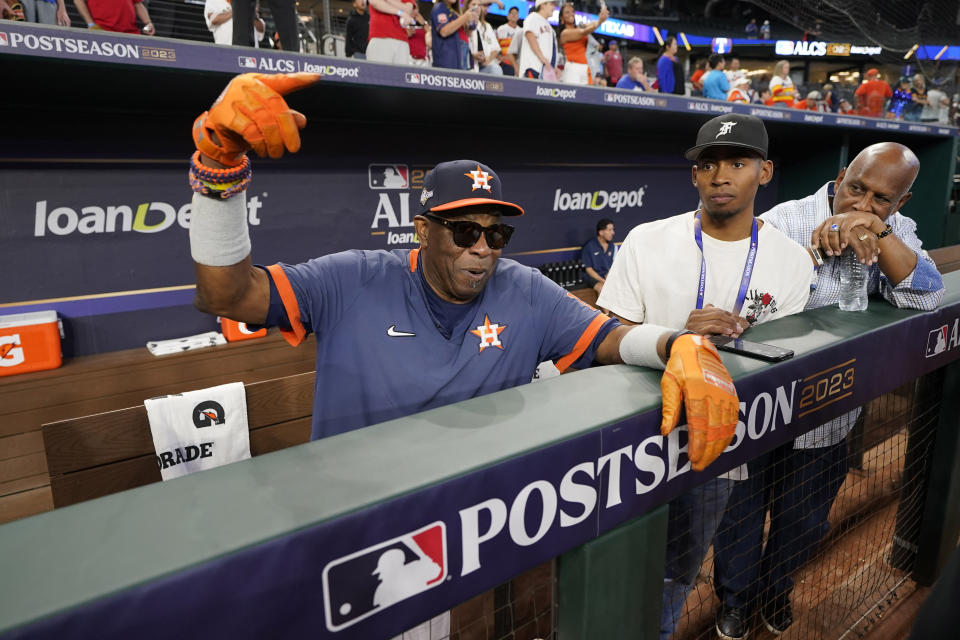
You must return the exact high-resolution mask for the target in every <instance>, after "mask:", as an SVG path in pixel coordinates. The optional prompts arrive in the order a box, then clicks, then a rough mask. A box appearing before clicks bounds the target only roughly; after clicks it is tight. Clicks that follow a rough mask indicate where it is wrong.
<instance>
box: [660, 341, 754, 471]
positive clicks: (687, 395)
mask: <svg viewBox="0 0 960 640" xmlns="http://www.w3.org/2000/svg"><path fill="white" fill-rule="evenodd" d="M660 391H661V393H662V394H663V422H662V423H661V424H660V433H661V434H663V435H665V436H666V435H668V434H669V433H670V432H671V431H673V428H674V427H676V426H677V421H678V420H679V419H680V402H681V401H683V403H684V406H685V407H686V409H687V429H688V430H689V438H690V442H689V445H688V447H687V455H688V456H689V458H690V464H691V465H692V466H693V469H694V471H703V470H704V469H705V468H706V467H707V465H709V464H710V463H711V462H713V461H714V460H716V459H717V456H719V455H720V454H721V453H723V450H724V449H726V448H727V445H729V444H730V441H731V440H733V435H734V433H735V432H736V430H737V416H738V414H739V411H740V400H739V399H738V398H737V390H736V389H735V388H734V386H733V380H732V379H731V378H730V372H729V371H727V368H726V367H724V366H723V362H721V360H720V354H719V353H717V348H716V347H715V346H713V343H712V342H710V341H709V340H707V339H706V338H704V337H703V336H698V335H692V334H686V335H681V336H680V337H678V338H677V339H676V340H674V342H673V346H672V347H671V348H670V360H669V361H668V362H667V368H666V371H664V372H663V377H662V378H661V379H660Z"/></svg>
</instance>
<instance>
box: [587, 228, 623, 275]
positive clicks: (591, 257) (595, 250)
mask: <svg viewBox="0 0 960 640" xmlns="http://www.w3.org/2000/svg"><path fill="white" fill-rule="evenodd" d="M616 253H617V249H616V245H614V244H613V243H612V242H608V243H607V250H606V251H604V250H603V247H601V246H600V241H599V240H597V238H596V236H594V237H593V238H590V239H589V240H587V242H586V244H584V245H583V249H581V251H580V261H581V262H583V266H584V268H586V267H592V268H593V270H594V271H596V272H597V274H598V275H599V276H600V277H601V278H606V277H607V274H608V273H610V267H611V266H613V257H614V256H615V255H616Z"/></svg>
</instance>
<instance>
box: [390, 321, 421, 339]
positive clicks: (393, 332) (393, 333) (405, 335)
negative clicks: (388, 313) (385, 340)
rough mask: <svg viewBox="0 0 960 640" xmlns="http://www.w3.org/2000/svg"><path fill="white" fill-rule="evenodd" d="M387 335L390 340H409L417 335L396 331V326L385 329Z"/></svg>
mask: <svg viewBox="0 0 960 640" xmlns="http://www.w3.org/2000/svg"><path fill="white" fill-rule="evenodd" d="M387 335H388V336H390V337H391V338H409V337H413V336H415V335H417V334H415V333H410V332H409V331H397V325H395V324H392V325H390V326H389V327H388V328H387Z"/></svg>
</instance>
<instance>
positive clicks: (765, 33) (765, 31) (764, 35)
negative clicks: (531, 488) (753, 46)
mask: <svg viewBox="0 0 960 640" xmlns="http://www.w3.org/2000/svg"><path fill="white" fill-rule="evenodd" d="M760 39H761V40H769V39H770V21H769V20H764V21H763V24H762V25H760Z"/></svg>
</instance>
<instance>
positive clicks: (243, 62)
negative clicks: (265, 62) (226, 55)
mask: <svg viewBox="0 0 960 640" xmlns="http://www.w3.org/2000/svg"><path fill="white" fill-rule="evenodd" d="M237 61H238V62H239V63H240V68H241V69H256V68H257V59H256V58H254V57H253V56H239V57H238V59H237Z"/></svg>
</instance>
